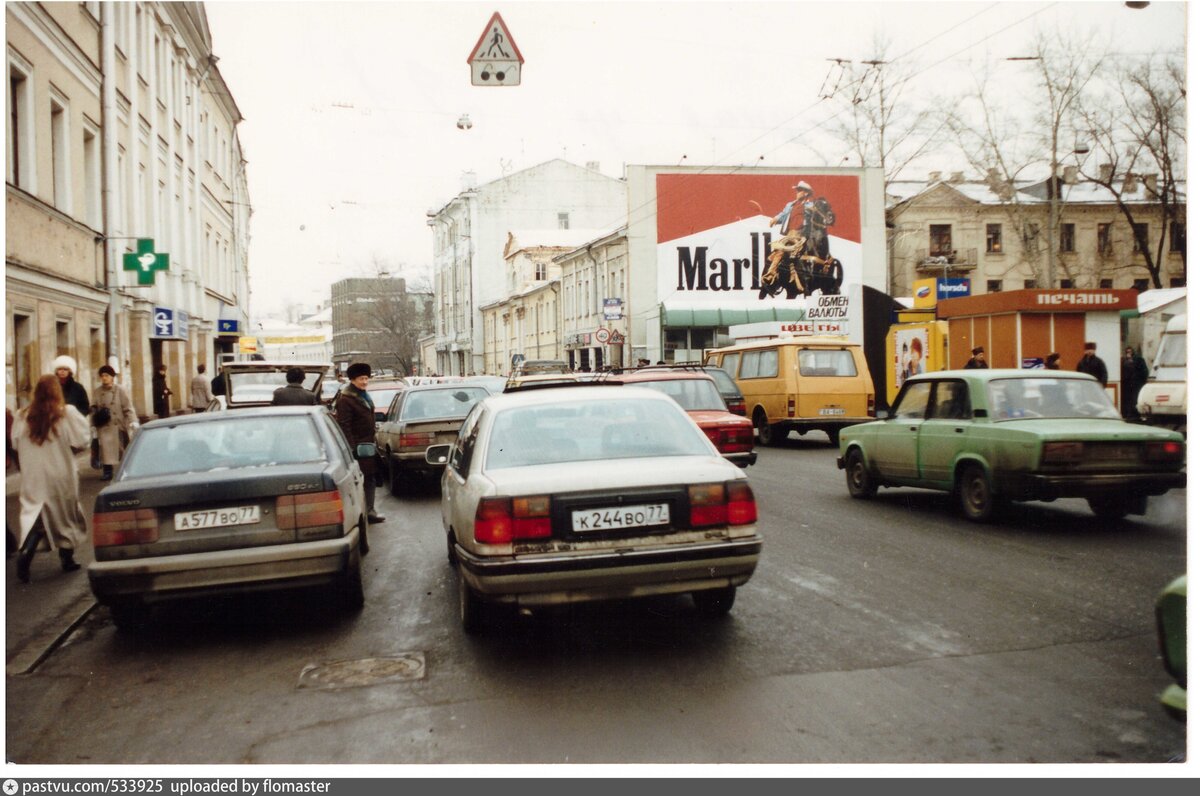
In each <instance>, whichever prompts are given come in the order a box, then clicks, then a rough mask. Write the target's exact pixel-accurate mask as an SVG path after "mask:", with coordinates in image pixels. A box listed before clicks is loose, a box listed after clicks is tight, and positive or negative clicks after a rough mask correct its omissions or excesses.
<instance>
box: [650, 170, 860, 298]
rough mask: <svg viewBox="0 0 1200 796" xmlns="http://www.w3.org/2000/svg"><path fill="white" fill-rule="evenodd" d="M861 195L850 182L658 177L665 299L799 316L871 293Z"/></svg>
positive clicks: (829, 177) (827, 177)
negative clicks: (818, 304) (812, 304)
mask: <svg viewBox="0 0 1200 796" xmlns="http://www.w3.org/2000/svg"><path fill="white" fill-rule="evenodd" d="M859 190H860V185H859V178H858V176H856V175H845V174H824V175H806V174H803V173H797V174H695V173H680V174H669V173H663V174H657V175H656V195H657V200H658V216H657V225H658V229H657V264H658V295H659V297H660V298H661V299H663V300H664V301H666V302H668V303H669V304H678V305H680V306H692V307H697V306H709V307H737V308H749V307H762V306H768V305H771V304H775V305H779V306H793V307H795V308H796V309H797V310H798V311H799V310H803V309H804V308H805V306H806V300H807V299H809V298H811V297H813V296H833V295H840V294H842V293H843V292H846V293H847V294H849V293H850V291H849V290H848V288H849V286H850V285H861V284H862V268H863V265H862V264H863V246H862V221H861V218H860V196H859ZM858 309H859V308H857V307H855V306H853V305H851V306H850V307H849V309H848V312H849V314H851V315H853V314H857V312H858Z"/></svg>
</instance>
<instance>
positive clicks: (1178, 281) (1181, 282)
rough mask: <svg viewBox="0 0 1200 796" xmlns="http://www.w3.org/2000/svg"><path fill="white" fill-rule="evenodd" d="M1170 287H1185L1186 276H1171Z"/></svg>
mask: <svg viewBox="0 0 1200 796" xmlns="http://www.w3.org/2000/svg"><path fill="white" fill-rule="evenodd" d="M1170 286H1171V287H1187V277H1183V276H1173V277H1171V281H1170Z"/></svg>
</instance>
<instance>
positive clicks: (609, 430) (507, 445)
mask: <svg viewBox="0 0 1200 796" xmlns="http://www.w3.org/2000/svg"><path fill="white" fill-rule="evenodd" d="M638 386H642V385H638ZM712 455H714V453H713V449H712V445H711V444H710V443H709V442H708V440H707V439H706V438H705V437H704V435H703V433H702V432H701V431H700V429H699V427H698V426H697V425H696V424H695V423H693V422H692V420H691V419H690V418H689V417H688V416H687V415H685V414H683V413H682V412H680V410H679V408H678V407H675V406H672V405H670V404H667V403H664V402H662V401H655V400H651V399H649V397H647V399H646V400H642V399H632V398H626V399H622V400H615V401H603V402H601V401H588V402H582V403H578V402H577V403H571V402H568V401H563V402H562V403H552V404H539V405H538V406H522V407H513V408H511V409H506V410H504V411H502V412H500V413H499V414H498V415H497V416H496V419H495V421H494V422H493V424H492V427H491V432H490V434H489V438H488V453H487V462H486V465H485V469H487V470H501V469H505V468H509V467H527V466H530V465H537V464H561V463H567V462H587V461H600V460H609V459H631V458H637V457H658V456H712Z"/></svg>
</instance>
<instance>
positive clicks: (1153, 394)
mask: <svg viewBox="0 0 1200 796" xmlns="http://www.w3.org/2000/svg"><path fill="white" fill-rule="evenodd" d="M1137 409H1138V414H1139V415H1141V418H1142V420H1145V421H1146V422H1147V423H1152V424H1154V425H1156V426H1165V427H1167V428H1171V429H1174V430H1176V431H1182V432H1184V433H1186V432H1187V316H1186V315H1177V316H1175V317H1174V318H1172V319H1171V320H1169V321H1167V330H1166V332H1164V333H1163V336H1162V340H1160V341H1159V343H1158V351H1157V352H1156V353H1155V355H1154V365H1153V367H1151V368H1150V381H1148V382H1146V386H1145V387H1142V391H1141V392H1139V393H1138V398H1137Z"/></svg>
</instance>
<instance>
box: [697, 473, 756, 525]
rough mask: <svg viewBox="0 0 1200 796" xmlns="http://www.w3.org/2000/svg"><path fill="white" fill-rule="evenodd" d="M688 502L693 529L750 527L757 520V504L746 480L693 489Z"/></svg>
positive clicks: (698, 486) (700, 486) (702, 485)
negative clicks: (726, 526) (733, 526)
mask: <svg viewBox="0 0 1200 796" xmlns="http://www.w3.org/2000/svg"><path fill="white" fill-rule="evenodd" d="M688 503H689V506H690V508H691V513H690V519H691V526H692V527H693V528H709V527H712V526H714V525H749V524H751V523H753V522H757V521H758V505H757V504H756V503H755V502H754V492H753V491H752V490H751V489H750V484H749V483H748V482H746V481H728V482H726V483H723V484H699V485H697V486H690V487H688Z"/></svg>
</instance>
